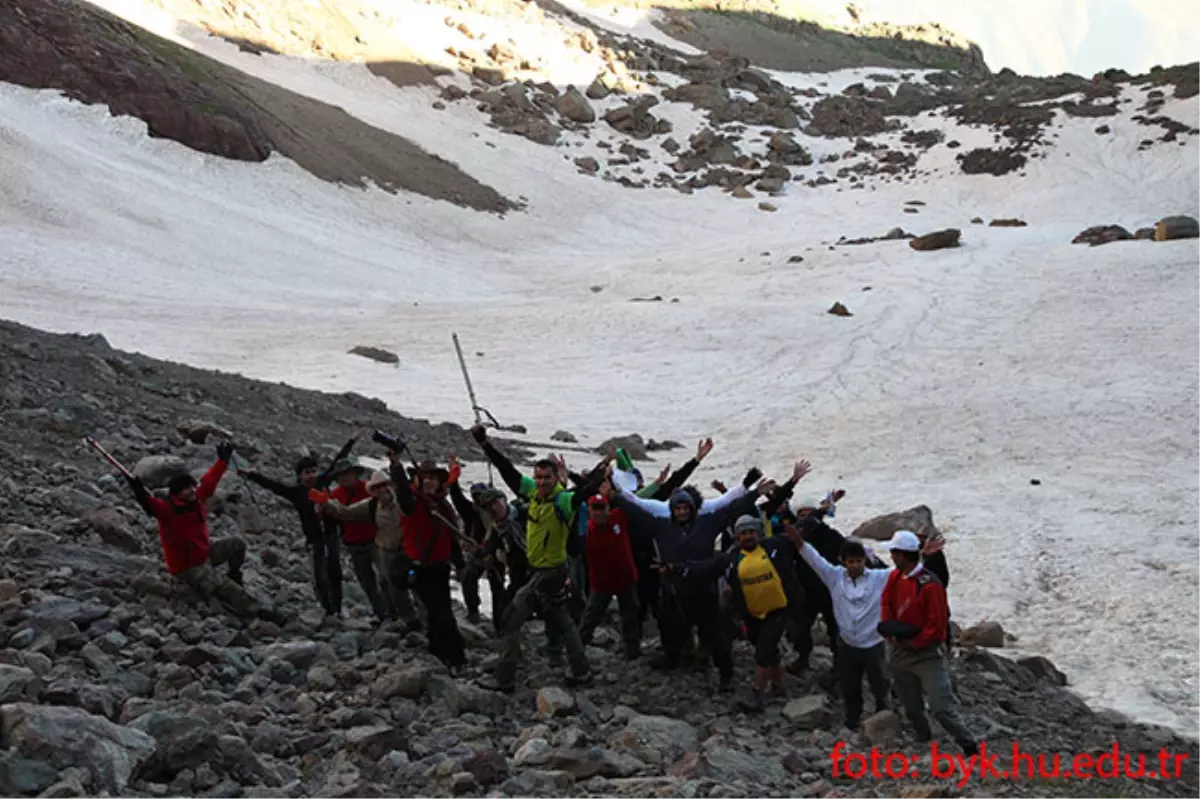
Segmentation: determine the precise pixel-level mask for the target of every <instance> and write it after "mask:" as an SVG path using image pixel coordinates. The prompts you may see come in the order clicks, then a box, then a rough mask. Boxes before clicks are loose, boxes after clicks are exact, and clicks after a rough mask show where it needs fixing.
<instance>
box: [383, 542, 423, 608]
mask: <svg viewBox="0 0 1200 799" xmlns="http://www.w3.org/2000/svg"><path fill="white" fill-rule="evenodd" d="M375 556H376V558H378V561H379V586H380V590H381V592H382V594H383V602H384V606H385V608H386V610H387V618H388V619H391V620H400V621H403V622H405V623H406V624H412V623H414V622H419V621H420V619H421V617H420V616H418V615H417V609H416V607H415V606H414V605H413V601H412V595H411V594H410V593H409V591H408V580H409V575H408V570H409V569H410V568H411V567H412V561H410V560H409V559H408V556H407V555H405V554H404V550H403V549H383V548H382V547H376V548H375Z"/></svg>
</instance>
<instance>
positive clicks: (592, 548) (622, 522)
mask: <svg viewBox="0 0 1200 799" xmlns="http://www.w3.org/2000/svg"><path fill="white" fill-rule="evenodd" d="M587 568H588V585H589V586H591V589H592V591H594V592H596V593H600V594H619V593H621V592H622V591H624V590H625V589H627V588H629V586H631V585H634V584H635V583H637V580H638V569H637V565H636V564H635V563H634V561H633V549H632V548H631V547H630V544H629V522H628V520H627V519H626V518H625V514H624V513H623V512H622V511H621V510H619V509H617V508H613V509H611V510H609V512H608V521H607V522H606V523H605V524H599V523H598V522H597V521H596V519H595V517H591V518H589V519H588V532H587Z"/></svg>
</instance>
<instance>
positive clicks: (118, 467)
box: [84, 436, 133, 480]
mask: <svg viewBox="0 0 1200 799" xmlns="http://www.w3.org/2000/svg"><path fill="white" fill-rule="evenodd" d="M84 443H86V444H87V445H88V446H89V447H91V448H92V449H94V450H96V452H99V453H100V455H101V456H103V457H104V459H105V460H106V461H108V462H109V463H111V464H112V465H113V467H114V468H115V469H116V470H117V471H119V472H120V473H121V474H122V475H124V476H125V477H126V479H129V480H132V479H133V472H131V471H129V470H128V469H126V468H125V467H124V466H122V465H121V462H120V461H118V460H117V459H116V458H114V457H113V456H112V455H109V454H108V450H106V449H105V448H104V447H102V446H100V442H99V441H97V440H96V439H94V438H92V437H91V436H88V437H87V438H85V439H84Z"/></svg>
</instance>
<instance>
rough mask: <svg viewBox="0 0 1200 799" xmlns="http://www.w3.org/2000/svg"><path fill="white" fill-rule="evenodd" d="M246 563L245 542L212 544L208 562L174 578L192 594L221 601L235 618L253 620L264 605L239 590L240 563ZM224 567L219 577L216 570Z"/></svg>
mask: <svg viewBox="0 0 1200 799" xmlns="http://www.w3.org/2000/svg"><path fill="white" fill-rule="evenodd" d="M245 562H246V542H245V541H243V540H242V539H240V538H237V537H230V538H218V539H215V540H213V541H212V543H211V544H210V546H209V550H208V560H206V561H205V562H204V563H202V564H201V565H199V566H194V567H192V568H190V569H184V570H183V571H181V572H179V573H178V574H176V575H175V576H176V577H178V578H179V579H180V580H182V581H183V582H185V583H187V584H188V585H189V586H191V587H192V588H193V589H194V590H195V591H197V592H198V593H200V594H203V595H204V596H207V597H212V598H213V599H215V600H217V601H218V602H220V603H221V604H222V605H224V606H225V607H226V608H228V609H229V610H231V611H232V612H233V613H235V614H237V615H238V616H244V617H246V618H256V617H257V616H258V615H259V614H260V613H262V611H263V605H262V603H261V602H259V601H258V600H257V599H255V598H254V597H252V596H250V594H249V593H247V592H246V589H245V588H243V587H242V585H241V583H242V564H243V563H245ZM221 565H225V566H227V573H226V574H221V573H220V572H218V571H217V569H216V567H217V566H221Z"/></svg>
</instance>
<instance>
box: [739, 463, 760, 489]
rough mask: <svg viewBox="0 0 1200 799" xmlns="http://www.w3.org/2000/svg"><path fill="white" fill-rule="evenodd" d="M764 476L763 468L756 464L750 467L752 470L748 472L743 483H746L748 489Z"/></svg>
mask: <svg viewBox="0 0 1200 799" xmlns="http://www.w3.org/2000/svg"><path fill="white" fill-rule="evenodd" d="M762 476H763V474H762V469H760V468H758V467H757V466H754V467H752V468H751V469H750V471H748V472H746V477H745V478H744V479H743V480H742V485H744V486H745V487H746V488H747V490H748V489H749V488H750V486H752V485H754V484H755V483H757V482H758V481H759V480H760V479H762Z"/></svg>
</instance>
